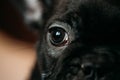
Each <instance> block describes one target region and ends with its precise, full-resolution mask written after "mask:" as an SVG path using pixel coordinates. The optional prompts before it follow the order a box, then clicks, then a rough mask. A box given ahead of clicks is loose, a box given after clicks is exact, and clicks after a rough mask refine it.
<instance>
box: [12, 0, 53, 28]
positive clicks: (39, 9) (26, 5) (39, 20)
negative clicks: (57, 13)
mask: <svg viewBox="0 0 120 80" xmlns="http://www.w3.org/2000/svg"><path fill="white" fill-rule="evenodd" d="M11 2H12V3H13V4H14V5H15V7H16V8H17V10H18V11H19V13H21V14H22V16H23V18H24V21H25V23H27V24H30V25H32V26H34V27H37V28H38V27H39V26H42V25H43V24H44V22H45V21H46V20H47V19H48V18H49V16H50V14H51V12H52V8H53V4H54V0H11Z"/></svg>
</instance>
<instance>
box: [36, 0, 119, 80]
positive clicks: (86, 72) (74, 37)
mask: <svg viewBox="0 0 120 80" xmlns="http://www.w3.org/2000/svg"><path fill="white" fill-rule="evenodd" d="M40 1H41V2H42V1H43V0H40ZM45 1H46V2H48V3H49V1H51V0H44V3H45ZM52 1H54V3H53V2H52ZM52 1H51V5H52V6H51V7H50V3H49V6H47V7H46V8H45V9H48V10H47V11H46V12H44V13H45V14H43V18H44V20H43V24H42V27H41V29H39V30H38V31H39V33H40V34H39V36H40V39H39V40H38V44H37V57H38V64H39V65H40V66H39V67H40V77H41V80H120V39H119V36H120V35H119V34H120V28H119V27H120V1H119V0H52ZM52 3H53V4H52ZM46 5H47V4H46ZM46 5H45V6H46ZM49 8H50V9H49ZM38 22H39V23H40V21H38ZM36 23H37V22H36ZM37 26H40V24H38V25H37ZM56 27H57V28H56ZM60 32H61V33H60ZM60 34H63V35H60ZM56 36H58V37H56ZM60 41H62V42H61V43H59V42H60ZM38 80H40V79H38Z"/></svg>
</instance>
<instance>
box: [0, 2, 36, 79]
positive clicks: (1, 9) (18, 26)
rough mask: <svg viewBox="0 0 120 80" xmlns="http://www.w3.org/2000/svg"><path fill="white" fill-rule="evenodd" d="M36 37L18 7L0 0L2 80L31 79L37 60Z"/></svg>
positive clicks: (0, 67)
mask: <svg viewBox="0 0 120 80" xmlns="http://www.w3.org/2000/svg"><path fill="white" fill-rule="evenodd" d="M36 39H37V37H36V34H34V33H33V32H32V31H31V30H30V29H29V28H28V26H26V25H25V24H24V22H23V19H22V17H21V15H20V14H19V12H18V11H17V9H16V8H15V7H14V6H13V5H12V4H10V2H9V1H7V0H0V80H29V77H30V75H31V70H32V69H33V67H34V64H35V61H36V54H35V53H36V51H35V42H36Z"/></svg>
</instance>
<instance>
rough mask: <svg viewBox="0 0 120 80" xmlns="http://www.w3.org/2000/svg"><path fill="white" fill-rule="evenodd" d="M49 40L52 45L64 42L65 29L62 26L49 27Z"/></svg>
mask: <svg viewBox="0 0 120 80" xmlns="http://www.w3.org/2000/svg"><path fill="white" fill-rule="evenodd" d="M49 33H50V41H51V43H52V44H53V45H56V46H58V45H61V44H62V43H64V39H65V35H66V31H65V30H64V29H63V28H59V27H53V28H50V29H49Z"/></svg>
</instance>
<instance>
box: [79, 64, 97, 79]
mask: <svg viewBox="0 0 120 80" xmlns="http://www.w3.org/2000/svg"><path fill="white" fill-rule="evenodd" d="M81 69H82V71H83V73H84V75H85V76H86V77H87V78H91V77H93V76H94V72H95V68H94V66H93V64H91V63H84V64H82V65H81Z"/></svg>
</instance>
